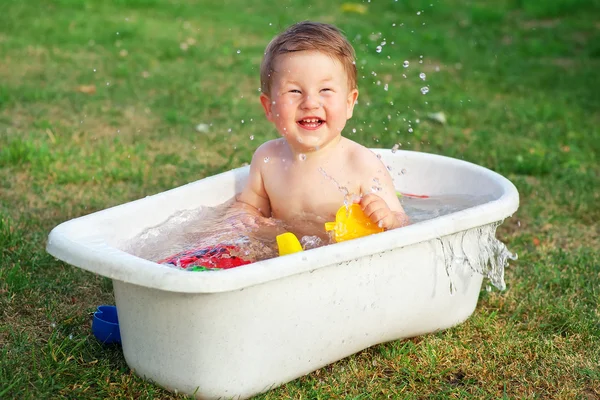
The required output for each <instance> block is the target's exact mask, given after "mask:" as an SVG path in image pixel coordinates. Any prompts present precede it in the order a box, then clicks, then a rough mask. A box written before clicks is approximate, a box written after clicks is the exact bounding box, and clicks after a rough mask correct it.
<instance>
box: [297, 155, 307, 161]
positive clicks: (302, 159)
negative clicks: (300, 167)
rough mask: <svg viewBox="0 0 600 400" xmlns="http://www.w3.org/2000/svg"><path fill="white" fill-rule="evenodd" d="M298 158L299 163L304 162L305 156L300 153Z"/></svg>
mask: <svg viewBox="0 0 600 400" xmlns="http://www.w3.org/2000/svg"><path fill="white" fill-rule="evenodd" d="M298 158H299V159H300V161H304V160H306V154H304V153H300V155H298Z"/></svg>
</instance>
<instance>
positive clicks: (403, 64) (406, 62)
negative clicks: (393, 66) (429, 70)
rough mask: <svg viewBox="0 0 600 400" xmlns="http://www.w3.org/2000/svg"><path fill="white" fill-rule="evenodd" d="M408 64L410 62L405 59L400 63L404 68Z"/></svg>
mask: <svg viewBox="0 0 600 400" xmlns="http://www.w3.org/2000/svg"><path fill="white" fill-rule="evenodd" d="M409 64H410V63H409V62H408V60H405V61H404V62H403V63H402V66H403V67H404V68H408V65H409Z"/></svg>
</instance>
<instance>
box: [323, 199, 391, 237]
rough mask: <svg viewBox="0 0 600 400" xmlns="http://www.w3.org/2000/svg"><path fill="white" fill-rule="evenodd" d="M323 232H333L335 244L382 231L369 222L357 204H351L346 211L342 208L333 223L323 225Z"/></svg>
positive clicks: (344, 207)
mask: <svg viewBox="0 0 600 400" xmlns="http://www.w3.org/2000/svg"><path fill="white" fill-rule="evenodd" d="M325 230H326V231H334V232H335V235H334V240H335V241H336V242H343V241H344V240H350V239H356V238H359V237H363V236H367V235H371V234H373V233H379V232H383V231H384V229H383V228H380V227H379V226H377V224H374V223H373V222H371V220H370V219H369V217H367V215H366V214H365V213H364V212H363V210H362V209H361V208H360V205H358V204H352V205H351V206H350V207H348V209H346V206H342V207H341V208H340V209H339V210H338V212H337V213H336V215H335V222H326V223H325Z"/></svg>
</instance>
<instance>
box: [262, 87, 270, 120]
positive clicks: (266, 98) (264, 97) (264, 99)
mask: <svg viewBox="0 0 600 400" xmlns="http://www.w3.org/2000/svg"><path fill="white" fill-rule="evenodd" d="M260 104H262V106H263V108H264V110H265V116H266V117H267V119H268V120H269V121H271V122H273V113H272V112H271V107H272V106H273V103H272V102H271V99H270V98H269V96H267V95H266V94H264V93H263V94H261V95H260Z"/></svg>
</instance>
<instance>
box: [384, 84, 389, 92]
mask: <svg viewBox="0 0 600 400" xmlns="http://www.w3.org/2000/svg"><path fill="white" fill-rule="evenodd" d="M388 89H389V86H388V84H387V83H386V84H385V85H383V90H385V91H386V92H387V91H388Z"/></svg>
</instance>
